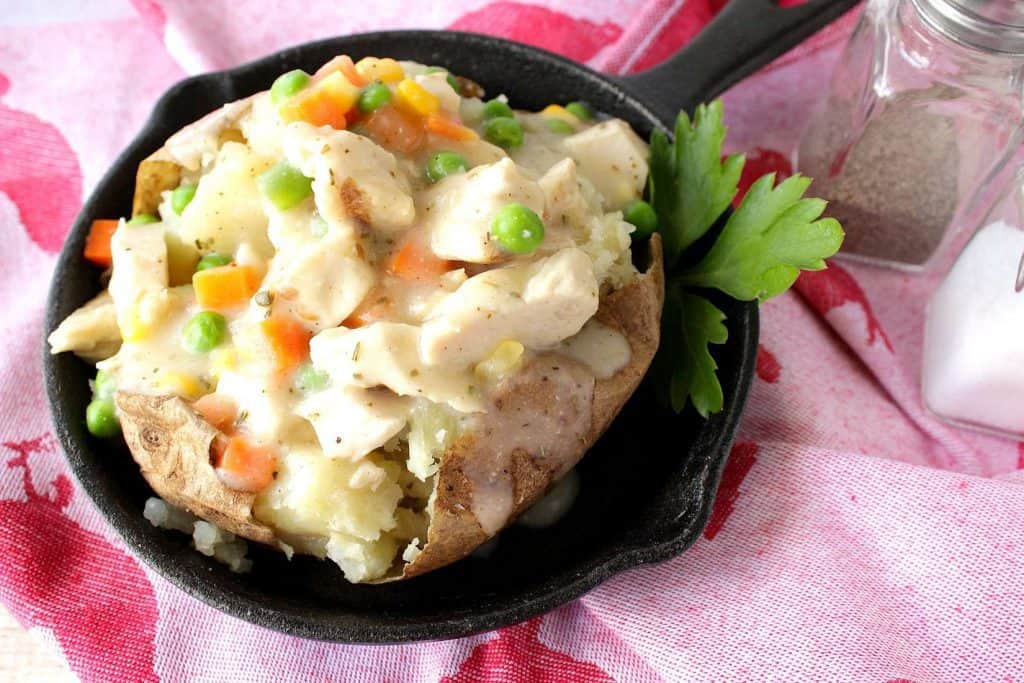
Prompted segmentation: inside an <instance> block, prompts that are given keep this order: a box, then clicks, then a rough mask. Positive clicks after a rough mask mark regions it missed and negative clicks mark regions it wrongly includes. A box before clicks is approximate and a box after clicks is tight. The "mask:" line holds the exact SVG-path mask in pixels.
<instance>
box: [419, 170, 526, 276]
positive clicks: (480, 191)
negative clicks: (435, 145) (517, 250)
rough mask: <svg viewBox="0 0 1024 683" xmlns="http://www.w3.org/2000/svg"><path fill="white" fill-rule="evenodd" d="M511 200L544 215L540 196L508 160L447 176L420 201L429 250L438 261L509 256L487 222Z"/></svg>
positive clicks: (482, 260)
mask: <svg viewBox="0 0 1024 683" xmlns="http://www.w3.org/2000/svg"><path fill="white" fill-rule="evenodd" d="M511 202H518V203H520V204H523V205H525V206H527V207H529V208H530V209H532V210H533V211H535V212H536V213H537V214H538V215H540V214H541V213H543V212H544V193H543V192H542V191H541V189H540V187H539V186H538V185H537V183H536V182H534V181H533V180H530V179H529V178H527V177H526V176H525V175H523V174H522V173H521V171H520V169H519V167H518V166H516V164H515V162H513V161H512V160H511V159H507V158H506V159H502V160H501V161H498V162H496V163H493V164H488V165H486V166H477V167H476V168H473V169H471V170H470V171H469V172H468V173H460V174H458V175H454V176H449V177H447V178H445V179H444V180H442V181H441V182H439V183H437V185H435V186H434V187H433V188H432V189H431V190H429V191H428V192H426V193H425V195H424V198H423V204H424V209H423V210H424V211H425V215H426V216H427V218H426V221H425V225H426V229H427V231H428V234H429V235H430V248H431V250H432V251H433V252H434V253H435V254H436V255H438V256H440V257H441V258H444V259H452V260H456V261H466V262H468V263H496V262H498V261H503V260H505V259H507V258H508V257H509V254H508V253H507V252H505V251H503V250H502V249H501V248H500V246H499V245H498V244H497V243H496V241H495V240H494V239H493V238H492V237H491V221H493V220H494V216H495V214H496V213H497V212H498V210H499V209H501V207H503V206H505V205H506V204H509V203H511Z"/></svg>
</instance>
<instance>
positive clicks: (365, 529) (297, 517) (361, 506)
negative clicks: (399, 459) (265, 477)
mask: <svg viewBox="0 0 1024 683" xmlns="http://www.w3.org/2000/svg"><path fill="white" fill-rule="evenodd" d="M366 464H370V465H372V463H353V462H348V461H347V460H341V459H337V458H328V457H326V456H324V455H323V454H322V453H320V452H318V451H317V450H316V449H315V448H296V449H293V450H291V451H290V452H287V453H285V454H283V455H282V457H281V458H280V459H279V462H278V474H277V478H276V479H275V480H274V481H273V482H272V483H271V484H270V486H269V487H268V488H267V489H266V490H264V491H263V492H262V493H261V494H260V495H259V497H258V498H257V499H256V505H255V508H254V511H255V513H256V516H257V518H259V519H260V520H261V521H264V522H268V523H270V524H273V525H274V526H275V527H276V528H278V529H280V530H282V531H285V532H287V533H289V534H297V535H311V536H326V535H329V534H332V533H341V534H347V535H348V536H351V537H353V538H357V539H361V540H364V541H376V540H377V539H379V538H380V537H381V534H382V533H383V532H386V531H390V530H391V529H393V528H395V525H396V521H395V509H396V508H397V507H398V502H399V501H400V500H401V499H402V496H403V493H402V488H401V487H400V486H399V485H398V483H397V482H396V481H394V480H391V481H385V482H384V483H382V484H380V485H378V486H377V488H376V489H371V488H352V487H351V486H350V484H349V482H350V481H351V479H352V475H353V474H354V473H355V471H356V469H357V468H363V466H364V465H366ZM364 469H365V468H364ZM378 469H383V468H378ZM385 474H386V471H385Z"/></svg>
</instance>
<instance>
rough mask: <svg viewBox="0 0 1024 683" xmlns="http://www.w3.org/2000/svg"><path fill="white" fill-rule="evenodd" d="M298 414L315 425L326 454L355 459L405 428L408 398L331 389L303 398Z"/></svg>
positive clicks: (364, 390) (333, 456) (379, 390)
mask: <svg viewBox="0 0 1024 683" xmlns="http://www.w3.org/2000/svg"><path fill="white" fill-rule="evenodd" d="M298 413H299V415H302V417H304V418H306V419H307V420H309V422H310V423H311V424H312V425H313V429H314V430H316V436H317V439H318V440H319V441H320V447H321V448H322V449H323V451H324V454H325V455H327V456H328V457H331V458H343V459H345V460H353V461H354V460H359V459H360V458H362V457H363V456H365V455H366V454H368V453H369V452H371V451H373V450H375V449H377V448H380V447H381V446H383V445H384V444H385V443H387V442H388V440H389V439H391V437H393V436H394V435H395V434H398V432H400V431H402V428H403V427H405V423H406V421H407V420H408V417H409V399H407V398H403V397H400V396H395V395H394V394H392V393H391V392H389V391H387V390H382V389H357V388H355V387H341V388H328V389H325V390H324V391H318V392H316V393H314V394H311V395H309V396H308V397H306V398H305V399H303V401H302V402H301V403H300V404H299V407H298Z"/></svg>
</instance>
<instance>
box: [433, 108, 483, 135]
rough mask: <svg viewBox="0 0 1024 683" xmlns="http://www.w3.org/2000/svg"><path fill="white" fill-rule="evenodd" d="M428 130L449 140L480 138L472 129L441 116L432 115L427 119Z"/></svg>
mask: <svg viewBox="0 0 1024 683" xmlns="http://www.w3.org/2000/svg"><path fill="white" fill-rule="evenodd" d="M427 130H428V131H430V132H431V133H433V134H434V135H437V136H439V137H442V138H447V139H448V140H459V141H465V140H476V139H477V138H478V137H479V136H478V135H477V134H476V131H474V130H473V129H472V128H467V127H466V126H464V125H462V124H461V123H459V122H458V121H452V120H451V119H449V118H447V117H446V116H442V115H441V114H431V115H430V116H428V117H427Z"/></svg>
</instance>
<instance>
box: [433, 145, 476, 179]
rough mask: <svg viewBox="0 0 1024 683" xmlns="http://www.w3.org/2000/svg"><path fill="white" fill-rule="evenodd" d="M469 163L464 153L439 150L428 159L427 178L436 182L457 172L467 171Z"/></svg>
mask: <svg viewBox="0 0 1024 683" xmlns="http://www.w3.org/2000/svg"><path fill="white" fill-rule="evenodd" d="M468 170H469V164H468V163H466V160H465V159H464V158H462V155H460V154H456V153H455V152H438V153H437V154H435V155H434V156H432V157H430V160H429V161H427V180H429V181H430V182H432V183H436V182H437V181H438V180H441V179H443V178H447V177H448V176H450V175H455V174H456V173H465V172H466V171H468Z"/></svg>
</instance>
